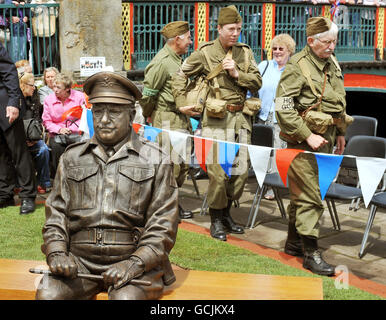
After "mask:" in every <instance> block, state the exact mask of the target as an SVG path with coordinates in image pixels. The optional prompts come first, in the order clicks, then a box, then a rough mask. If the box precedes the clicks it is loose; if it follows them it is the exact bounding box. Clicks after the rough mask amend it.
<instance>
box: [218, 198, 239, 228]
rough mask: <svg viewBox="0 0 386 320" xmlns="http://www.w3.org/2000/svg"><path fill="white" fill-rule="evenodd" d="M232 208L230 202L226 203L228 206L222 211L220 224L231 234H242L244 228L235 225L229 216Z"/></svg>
mask: <svg viewBox="0 0 386 320" xmlns="http://www.w3.org/2000/svg"><path fill="white" fill-rule="evenodd" d="M231 207H232V200H229V201H228V206H227V207H226V208H225V209H224V210H223V212H224V213H223V218H222V223H223V225H224V227H225V230H226V231H228V232H231V233H237V234H242V233H244V228H243V227H242V226H240V225H238V224H236V223H235V222H234V221H233V219H232V217H231V214H230V211H231Z"/></svg>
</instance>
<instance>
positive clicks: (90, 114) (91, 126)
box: [86, 109, 94, 138]
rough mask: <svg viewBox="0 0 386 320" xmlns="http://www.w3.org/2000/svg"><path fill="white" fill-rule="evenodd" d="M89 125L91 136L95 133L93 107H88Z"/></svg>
mask: <svg viewBox="0 0 386 320" xmlns="http://www.w3.org/2000/svg"><path fill="white" fill-rule="evenodd" d="M86 116H87V125H88V133H89V135H90V138H91V137H92V136H93V135H94V121H93V119H92V111H91V109H87V113H86Z"/></svg>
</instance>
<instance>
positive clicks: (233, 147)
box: [218, 142, 240, 177]
mask: <svg viewBox="0 0 386 320" xmlns="http://www.w3.org/2000/svg"><path fill="white" fill-rule="evenodd" d="M218 145H219V151H218V153H219V154H218V156H219V157H218V158H219V159H218V160H219V164H220V166H221V167H222V168H223V170H224V172H225V173H226V174H227V176H228V177H230V176H231V175H232V165H233V161H234V160H235V157H236V154H237V152H239V149H240V145H239V144H236V143H227V142H219V144H218Z"/></svg>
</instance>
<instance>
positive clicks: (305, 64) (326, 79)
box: [275, 17, 349, 276]
mask: <svg viewBox="0 0 386 320" xmlns="http://www.w3.org/2000/svg"><path fill="white" fill-rule="evenodd" d="M306 35H307V45H306V46H305V47H304V49H303V50H302V51H300V52H299V53H296V54H295V55H294V56H292V57H291V59H290V60H289V62H288V63H287V65H286V67H285V69H284V71H283V73H282V75H281V78H280V82H279V85H278V87H277V91H276V99H275V110H276V119H277V121H278V124H279V126H280V129H281V132H280V136H281V137H282V139H284V140H286V141H287V144H288V148H290V149H301V150H306V151H310V152H321V153H332V152H333V148H334V147H335V153H336V154H342V153H343V150H344V147H345V139H344V135H345V130H346V127H347V124H348V118H349V117H348V116H347V115H346V93H345V89H344V84H343V74H342V71H341V69H340V67H339V63H338V61H337V59H336V58H335V56H334V50H335V45H336V41H337V37H338V27H337V25H336V24H335V23H333V22H331V20H329V19H327V18H324V17H314V18H310V19H308V20H307V25H306ZM313 122H314V123H315V122H317V123H318V124H316V125H312V123H313ZM322 122H323V123H324V124H322ZM288 183H289V191H290V199H291V201H290V204H289V206H288V208H287V211H288V215H289V226H288V237H287V241H286V244H285V249H284V251H285V252H286V253H287V254H290V255H294V256H303V257H304V260H303V267H304V268H306V269H310V270H311V271H312V272H313V273H316V274H320V275H326V276H331V275H334V273H335V268H334V267H333V266H331V265H330V264H328V263H327V262H326V261H324V260H323V258H322V256H321V253H320V251H319V250H318V242H317V239H318V236H319V218H320V217H321V216H322V214H323V211H324V208H323V204H322V199H321V195H320V189H319V182H318V165H317V163H316V159H315V156H314V155H313V154H312V153H299V154H298V155H297V157H296V158H295V159H294V160H293V162H292V163H291V166H290V168H289V170H288Z"/></svg>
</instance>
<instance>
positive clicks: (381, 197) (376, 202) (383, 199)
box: [359, 192, 386, 259]
mask: <svg viewBox="0 0 386 320" xmlns="http://www.w3.org/2000/svg"><path fill="white" fill-rule="evenodd" d="M378 207H381V208H386V192H382V193H379V194H377V195H375V196H374V197H373V198H372V199H371V201H370V211H369V217H368V219H367V224H366V229H365V232H364V234H363V239H362V244H361V248H360V250H359V258H360V259H361V258H362V257H363V256H364V251H365V246H366V242H367V238H368V237H369V233H370V229H371V227H372V225H373V222H374V218H375V214H376V213H377V209H378Z"/></svg>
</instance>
